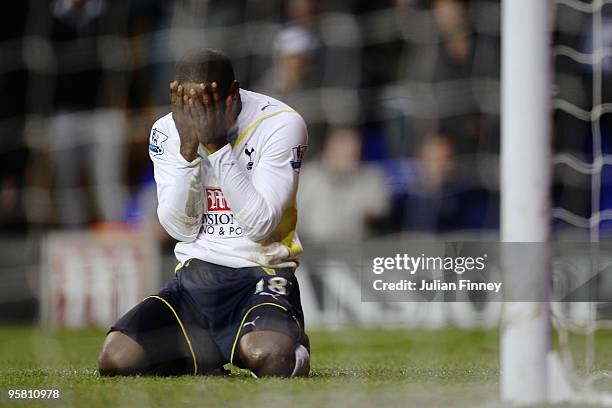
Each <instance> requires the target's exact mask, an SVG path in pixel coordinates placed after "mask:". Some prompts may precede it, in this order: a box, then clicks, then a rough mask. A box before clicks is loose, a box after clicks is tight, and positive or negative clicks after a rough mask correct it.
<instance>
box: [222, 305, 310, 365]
mask: <svg viewBox="0 0 612 408" xmlns="http://www.w3.org/2000/svg"><path fill="white" fill-rule="evenodd" d="M260 306H275V307H278V308H279V309H283V311H285V312H286V311H287V308H286V307H284V306H281V305H277V304H276V303H269V302H268V303H260V304H258V305H255V306H253V307H252V308H250V309H249V310H247V312H246V313H245V314H244V317H243V318H242V321H241V322H240V327H238V331H237V332H236V338H235V339H234V344H233V345H232V353H231V354H230V364H234V353H235V352H236V344H237V343H238V337H240V332H241V331H242V325H243V324H244V322H245V320H246V318H247V317H248V316H249V314H250V313H251V312H252V311H253V309H256V308H258V307H260ZM294 320H295V317H294ZM295 322H296V323H297V325H298V328H300V333H301V327H300V324H299V323H298V321H297V320H296V321H295Z"/></svg>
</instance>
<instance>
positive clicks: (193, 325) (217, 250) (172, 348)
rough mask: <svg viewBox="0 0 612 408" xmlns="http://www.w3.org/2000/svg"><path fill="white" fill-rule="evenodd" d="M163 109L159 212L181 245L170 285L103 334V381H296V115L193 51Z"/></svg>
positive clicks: (153, 145)
mask: <svg viewBox="0 0 612 408" xmlns="http://www.w3.org/2000/svg"><path fill="white" fill-rule="evenodd" d="M170 100H171V106H172V112H171V113H169V114H167V115H166V116H164V117H162V118H161V119H159V120H158V121H157V122H155V124H154V125H153V129H152V131H151V139H150V144H149V154H150V156H151V159H152V161H153V164H154V168H155V181H156V183H157V195H158V201H159V206H158V211H157V212H158V215H159V220H160V222H161V224H162V226H163V227H164V228H165V229H166V231H167V232H168V233H169V234H170V235H171V236H172V237H174V238H175V239H177V240H178V241H179V243H178V244H177V245H176V248H175V254H176V257H177V258H178V260H179V262H180V264H179V266H178V267H177V271H176V274H175V278H174V279H173V280H172V281H170V282H169V283H168V284H166V286H165V287H164V288H163V289H162V290H161V291H160V292H159V293H158V294H156V295H153V296H149V297H147V298H146V299H145V300H143V301H142V302H141V303H140V304H138V305H136V306H135V307H134V308H133V309H131V310H130V311H129V312H127V313H126V314H125V315H124V316H123V317H122V318H121V319H119V321H117V323H115V325H114V326H112V327H111V329H110V331H109V333H108V335H107V337H106V339H105V341H104V344H103V346H102V351H101V352H100V356H99V362H98V363H99V370H100V374H101V375H108V376H112V375H134V374H141V375H179V374H188V373H193V374H220V373H223V372H224V370H223V365H224V364H226V363H232V364H234V365H237V366H239V367H242V368H246V369H249V370H251V372H252V373H253V374H254V375H255V376H283V377H289V376H306V375H308V372H309V370H310V362H309V361H310V355H309V349H310V348H309V342H308V337H307V336H306V334H305V333H304V317H303V312H302V306H301V303H300V294H299V287H298V282H297V279H296V278H295V276H294V272H295V268H296V266H297V261H296V259H297V256H298V255H299V253H300V252H301V251H302V247H301V245H300V242H299V240H298V237H297V235H296V233H295V228H296V221H297V211H296V203H295V197H296V192H297V187H298V173H299V170H300V166H301V162H302V157H303V154H304V151H305V149H306V143H307V131H306V126H305V124H304V121H303V119H302V118H301V117H300V115H298V114H297V112H295V111H294V110H293V109H291V108H290V107H289V106H287V105H286V104H284V103H282V102H280V101H278V100H275V99H273V98H270V97H267V96H265V95H261V94H258V93H254V92H249V91H246V90H244V89H240V85H239V84H238V82H237V81H236V80H235V78H234V71H233V68H232V64H231V62H230V61H229V59H228V58H227V57H226V56H225V55H224V54H223V53H221V52H219V51H216V50H211V49H201V50H196V51H192V52H190V53H188V54H187V55H185V56H184V57H183V58H182V59H181V60H180V61H179V62H178V63H177V65H176V72H175V81H173V82H172V83H171V84H170Z"/></svg>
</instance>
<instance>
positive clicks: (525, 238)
mask: <svg viewBox="0 0 612 408" xmlns="http://www.w3.org/2000/svg"><path fill="white" fill-rule="evenodd" d="M551 10H552V2H550V1H549V0H535V1H534V0H504V1H503V2H502V36H501V37H502V100H501V104H502V118H501V120H502V143H501V196H502V197H501V239H502V241H503V242H546V241H547V240H548V238H549V229H550V217H549V214H550V208H551V204H550V185H551V167H552V160H551V156H552V153H551V137H550V99H551V93H550V89H551V86H550V84H551V37H550V29H549V24H550V23H549V22H550V15H551ZM536 258H537V259H531V260H530V262H531V265H529V266H531V268H521V265H517V264H516V262H515V263H514V265H512V270H511V271H510V272H511V273H513V274H516V275H515V276H514V278H517V279H534V277H533V276H531V277H527V276H520V274H521V273H527V271H528V270H534V269H535V270H539V271H541V273H540V274H539V276H538V277H535V278H536V279H539V280H540V283H545V282H546V281H547V280H548V279H549V276H550V268H548V263H549V259H548V257H547V256H546V254H544V253H542V254H541V256H539V257H536ZM534 263H537V264H536V265H534ZM508 265H510V264H509V263H504V267H505V268H506V267H507V266H508ZM536 266H537V269H536V268H535V267H536ZM506 270H507V269H506ZM535 300H536V299H534V302H507V303H505V304H504V312H503V317H502V327H501V355H500V364H501V373H500V384H501V398H502V400H503V401H505V402H510V403H518V404H534V403H542V402H545V401H547V400H548V395H549V390H548V386H549V385H548V384H549V379H548V376H549V373H548V368H547V365H548V364H547V356H548V352H549V349H550V332H551V330H550V324H551V323H550V311H549V305H548V302H546V301H545V299H542V301H540V302H535Z"/></svg>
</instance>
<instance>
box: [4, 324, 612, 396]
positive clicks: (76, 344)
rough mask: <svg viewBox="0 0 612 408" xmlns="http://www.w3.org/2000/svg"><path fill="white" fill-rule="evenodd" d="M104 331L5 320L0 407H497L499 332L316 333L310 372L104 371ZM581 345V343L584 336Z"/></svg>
mask: <svg viewBox="0 0 612 408" xmlns="http://www.w3.org/2000/svg"><path fill="white" fill-rule="evenodd" d="M103 336H104V333H103V332H102V331H98V330H85V331H65V330H62V331H44V330H41V329H33V328H28V327H0V391H1V392H2V393H3V395H2V396H0V408H1V407H3V406H12V405H14V406H45V407H47V406H49V407H53V406H74V407H87V408H97V407H99V408H109V407H122V406H125V407H140V406H143V407H175V406H185V407H194V408H195V407H244V408H255V407H316V408H320V407H349V406H350V407H376V408H381V407H395V406H397V407H399V406H404V407H405V406H408V407H477V406H483V407H491V406H498V405H499V404H498V403H497V402H496V401H497V398H498V397H497V395H498V386H499V361H498V354H499V336H498V333H497V332H496V331H477V330H476V331H465V330H454V329H453V330H431V331H427V330H383V329H381V330H363V329H350V328H347V329H342V330H333V331H313V332H310V336H311V342H312V376H311V377H310V378H305V379H260V380H256V379H253V378H251V377H250V376H249V375H248V373H246V372H245V371H240V370H234V371H232V374H231V375H230V376H228V377H223V378H218V377H193V376H182V377H173V378H150V377H129V378H101V377H99V376H98V375H97V373H96V365H95V364H96V356H97V352H98V349H99V347H100V344H101V342H102V339H103ZM611 341H612V333H609V332H604V333H602V332H600V333H598V338H597V344H599V345H601V344H603V345H604V347H599V349H598V352H597V359H596V364H597V366H598V368H600V369H607V368H610V367H612V349H611V348H610V347H609V346H608V347H606V346H605V345H610V344H612V342H611ZM576 344H578V345H579V344H580V342H579V341H578V340H577V341H576ZM35 388H36V389H43V388H44V389H60V390H61V392H62V394H63V395H62V399H61V401H58V402H53V401H39V402H30V401H28V402H18V403H16V402H14V401H9V400H8V398H7V390H8V389H35Z"/></svg>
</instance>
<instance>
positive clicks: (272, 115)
mask: <svg viewBox="0 0 612 408" xmlns="http://www.w3.org/2000/svg"><path fill="white" fill-rule="evenodd" d="M240 97H241V99H242V100H243V105H245V106H246V108H247V109H248V112H249V113H250V114H249V116H250V118H249V119H250V121H258V120H262V121H263V120H265V122H266V124H275V125H282V124H299V125H303V126H305V121H304V119H303V118H302V116H301V115H300V113H299V112H298V111H296V110H295V109H294V108H292V107H291V106H289V105H288V104H286V103H285V102H283V101H281V100H279V99H276V98H274V97H272V96H269V95H264V94H262V93H258V92H254V91H249V90H246V89H242V88H241V89H240Z"/></svg>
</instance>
